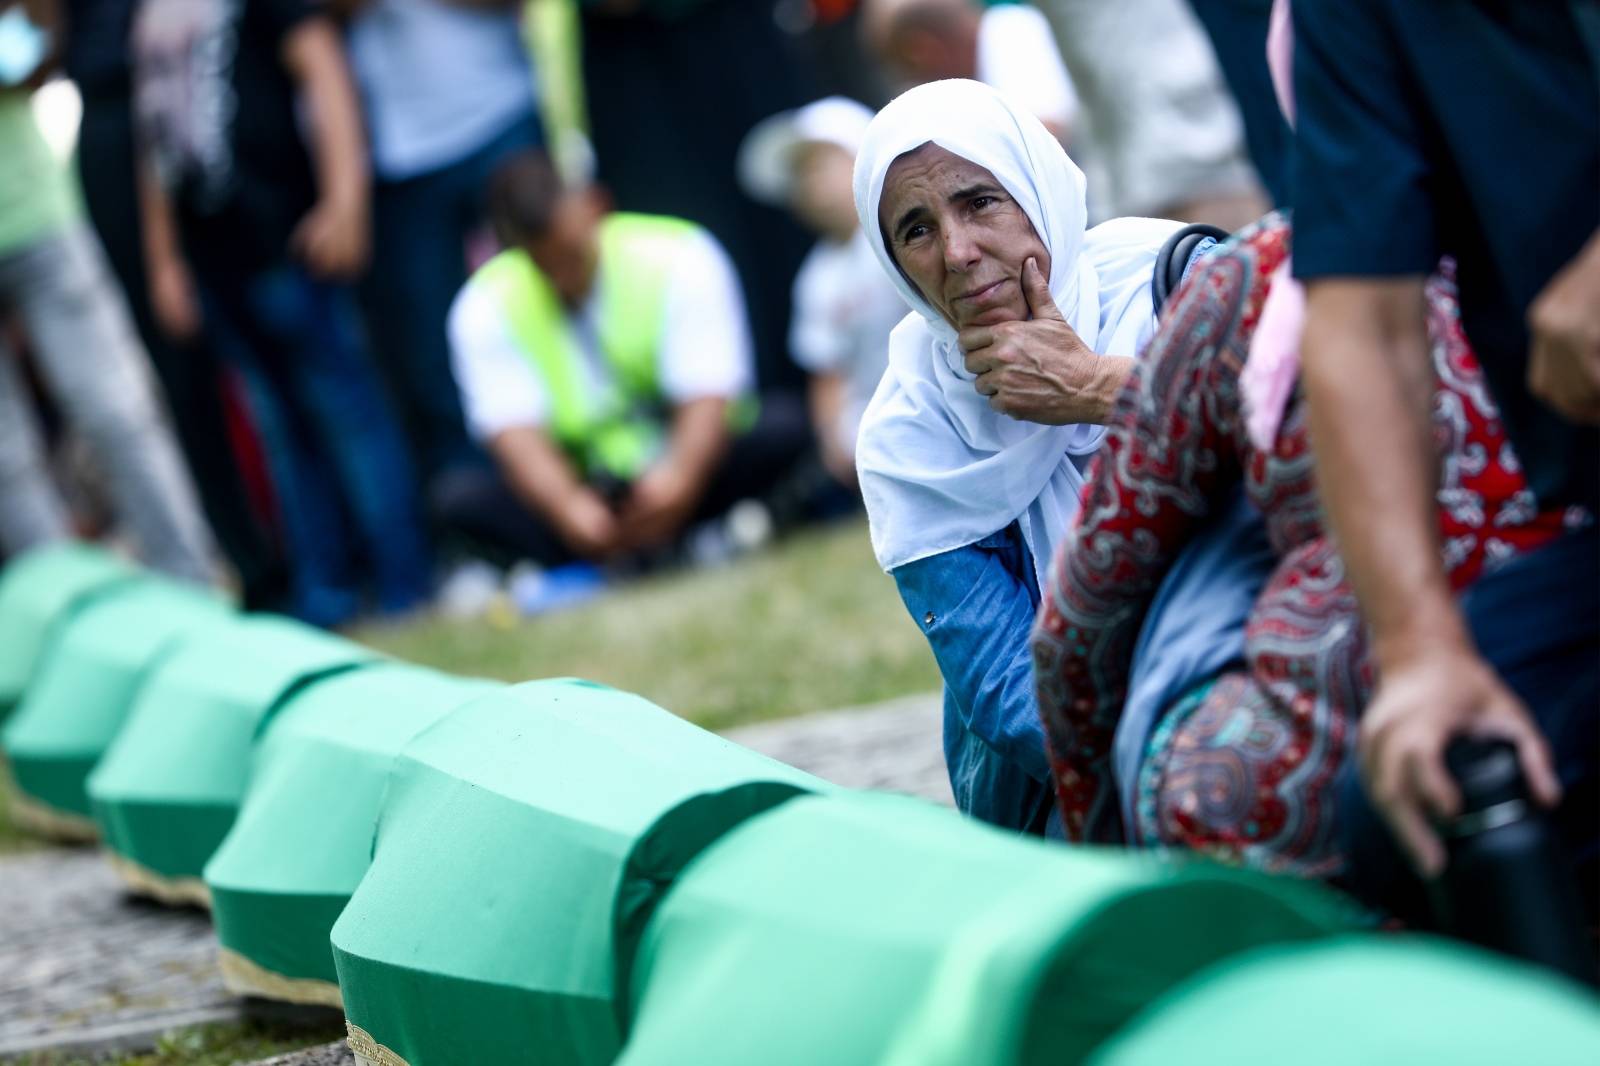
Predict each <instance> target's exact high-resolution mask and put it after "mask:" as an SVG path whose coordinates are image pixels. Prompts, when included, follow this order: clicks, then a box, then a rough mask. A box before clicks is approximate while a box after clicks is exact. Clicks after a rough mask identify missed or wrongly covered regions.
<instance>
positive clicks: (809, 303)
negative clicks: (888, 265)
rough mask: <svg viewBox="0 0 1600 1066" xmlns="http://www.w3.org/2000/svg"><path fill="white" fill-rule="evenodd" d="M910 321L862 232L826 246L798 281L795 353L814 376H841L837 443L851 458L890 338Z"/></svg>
mask: <svg viewBox="0 0 1600 1066" xmlns="http://www.w3.org/2000/svg"><path fill="white" fill-rule="evenodd" d="M909 313H910V308H908V307H906V303H905V301H904V300H902V299H901V298H900V294H899V293H898V292H897V291H895V287H894V283H893V282H891V281H890V280H889V279H888V278H886V277H884V276H883V268H882V267H880V266H878V261H877V259H876V258H875V257H874V255H873V253H872V245H871V244H870V243H869V242H868V241H867V238H866V236H865V234H863V233H862V232H861V231H860V230H859V229H858V230H857V231H856V234H855V236H854V237H852V238H851V239H850V241H849V242H848V243H846V244H835V243H833V242H831V241H820V242H818V244H817V246H816V247H815V248H812V249H811V252H810V254H809V255H807V256H806V258H805V262H803V263H801V264H800V272H799V273H798V274H796V275H795V279H794V317H793V321H792V323H791V324H790V327H789V351H790V353H791V354H792V355H793V356H794V361H795V362H796V363H798V364H800V366H801V367H802V368H803V369H805V370H807V371H809V372H810V373H813V374H820V373H834V374H841V375H843V377H844V379H845V403H844V409H843V410H842V411H840V413H839V424H838V425H837V426H836V427H835V431H836V432H837V433H838V437H837V438H836V440H837V441H838V443H839V444H840V446H841V447H843V448H844V449H845V450H846V451H848V452H850V453H851V454H854V453H855V450H856V433H857V431H858V430H859V429H860V428H861V416H862V414H863V413H865V411H866V409H867V403H868V401H870V400H871V399H872V394H873V392H874V391H875V390H876V389H877V387H878V379H879V378H881V377H883V369H884V367H885V366H887V365H888V361H889V333H890V331H891V330H893V329H894V327H895V326H896V325H898V324H899V322H900V320H901V319H902V318H904V317H906V315H907V314H909Z"/></svg>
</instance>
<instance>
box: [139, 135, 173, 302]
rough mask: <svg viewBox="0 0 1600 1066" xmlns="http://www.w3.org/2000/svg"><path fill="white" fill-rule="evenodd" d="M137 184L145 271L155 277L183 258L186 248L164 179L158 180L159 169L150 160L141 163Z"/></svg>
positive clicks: (143, 160) (142, 160)
mask: <svg viewBox="0 0 1600 1066" xmlns="http://www.w3.org/2000/svg"><path fill="white" fill-rule="evenodd" d="M136 181H137V184H138V187H139V216H140V218H139V221H140V227H139V228H140V230H141V231H142V232H143V234H144V261H145V268H146V269H147V270H148V271H149V272H150V273H152V274H154V273H156V272H157V271H158V270H159V268H161V267H163V266H165V265H167V264H170V263H173V262H176V261H180V260H181V259H182V258H183V255H182V251H181V248H182V245H181V243H180V241H179V237H178V225H177V221H176V220H175V219H174V218H173V217H172V201H171V200H169V199H168V198H167V193H166V190H165V189H163V188H162V187H161V179H160V178H158V177H156V173H155V168H154V166H153V165H152V164H151V163H150V161H149V160H148V159H141V160H140V161H139V164H138V167H137V175H136Z"/></svg>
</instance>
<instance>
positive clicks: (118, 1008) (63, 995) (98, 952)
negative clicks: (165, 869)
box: [0, 848, 238, 1059]
mask: <svg viewBox="0 0 1600 1066" xmlns="http://www.w3.org/2000/svg"><path fill="white" fill-rule="evenodd" d="M216 950H217V949H216V941H215V939H214V938H213V937H212V933H211V922H210V919H209V918H207V916H206V915H205V914H204V913H203V912H201V911H193V910H169V909H167V908H165V907H160V906H156V905H154V904H150V903H144V902H141V901H137V900H134V899H131V898H129V897H128V896H127V895H126V894H125V893H124V892H123V890H122V883H121V882H120V881H119V880H118V879H117V876H116V874H114V873H113V872H112V870H111V867H110V866H109V864H107V863H106V861H105V860H104V859H103V858H102V857H101V856H100V854H99V853H98V852H97V851H95V850H93V849H91V848H73V849H61V848H57V849H51V850H47V851H38V852H30V853H26V854H22V855H17V856H11V857H7V858H4V859H0V1059H3V1058H6V1057H7V1056H11V1055H18V1054H21V1053H23V1052H26V1051H30V1050H36V1049H39V1048H44V1047H72V1048H111V1047H137V1046H141V1045H148V1044H149V1043H150V1042H151V1041H152V1040H153V1038H154V1037H155V1036H157V1035H159V1034H160V1033H161V1032H163V1031H165V1030H166V1029H169V1028H172V1027H175V1026H183V1025H195V1024H199V1023H201V1022H208V1021H218V1020H223V1019H227V1018H232V1017H235V1016H237V1013H238V1008H237V1006H236V1005H235V1003H234V1001H233V999H232V998H231V997H230V996H229V995H228V994H227V992H226V991H224V990H223V987H222V978H221V976H220V975H219V973H218V972H217V965H216Z"/></svg>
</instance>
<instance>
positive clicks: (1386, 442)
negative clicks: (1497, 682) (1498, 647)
mask: <svg viewBox="0 0 1600 1066" xmlns="http://www.w3.org/2000/svg"><path fill="white" fill-rule="evenodd" d="M1424 313H1425V312H1424V305H1423V298H1422V282H1421V279H1417V280H1416V281H1415V283H1414V285H1412V284H1411V283H1408V282H1402V281H1394V282H1346V281H1323V282H1316V283H1313V284H1312V285H1311V286H1310V289H1309V292H1308V305H1307V321H1306V333H1305V342H1304V346H1303V367H1304V387H1305V391H1306V397H1307V400H1308V403H1309V410H1310V419H1311V423H1310V424H1311V434H1312V441H1313V443H1314V445H1315V449H1316V460H1317V469H1316V472H1317V484H1318V489H1319V492H1320V494H1321V497H1322V502H1323V507H1324V509H1325V511H1326V513H1327V516H1328V520H1329V522H1330V524H1331V525H1332V528H1333V532H1334V535H1335V537H1336V539H1337V540H1338V543H1339V548H1340V552H1341V554H1342V556H1343V558H1344V561H1345V566H1346V569H1347V571H1348V572H1349V575H1350V579H1351V581H1352V583H1353V584H1354V586H1355V590H1356V595H1357V597H1358V598H1359V599H1360V601H1361V607H1362V612H1363V613H1364V614H1365V616H1366V619H1367V622H1368V624H1369V625H1370V626H1371V628H1372V633H1373V638H1374V651H1375V652H1376V653H1377V655H1378V660H1379V664H1380V666H1382V665H1384V664H1390V665H1392V664H1394V663H1397V662H1400V661H1403V660H1405V659H1409V658H1411V657H1412V656H1413V655H1414V654H1415V653H1416V652H1417V651H1419V650H1421V649H1422V648H1423V647H1425V646H1427V645H1428V644H1429V643H1433V642H1443V641H1450V642H1460V643H1466V642H1467V639H1468V638H1467V637H1466V634H1465V630H1464V627H1463V625H1462V622H1461V618H1460V615H1459V613H1458V612H1457V610H1456V608H1455V604H1454V601H1453V599H1452V597H1451V594H1450V586H1449V582H1448V580H1447V578H1446V575H1445V570H1444V564H1443V561H1442V558H1441V554H1440V547H1439V536H1438V520H1437V504H1436V501H1435V497H1436V492H1437V483H1438V473H1439V471H1438V467H1439V459H1438V455H1437V454H1436V452H1435V449H1434V446H1433V441H1432V427H1431V407H1432V398H1433V390H1434V385H1433V370H1432V361H1431V359H1430V356H1429V351H1428V339H1427V330H1426V320H1425V317H1424Z"/></svg>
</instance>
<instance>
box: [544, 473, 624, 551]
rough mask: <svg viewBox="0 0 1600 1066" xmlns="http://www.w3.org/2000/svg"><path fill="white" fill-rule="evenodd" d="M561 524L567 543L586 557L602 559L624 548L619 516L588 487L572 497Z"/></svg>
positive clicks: (562, 536) (562, 534)
mask: <svg viewBox="0 0 1600 1066" xmlns="http://www.w3.org/2000/svg"><path fill="white" fill-rule="evenodd" d="M558 525H559V527H560V528H559V532H560V534H561V539H562V540H564V541H566V543H567V547H569V548H571V549H572V551H573V552H574V553H575V554H577V555H579V556H582V557H583V558H585V559H590V560H594V561H603V560H605V559H607V558H610V557H611V556H613V555H615V554H616V553H617V552H618V551H620V550H621V548H622V526H621V524H620V523H619V522H618V521H617V516H616V515H614V514H613V513H612V512H611V508H610V507H608V506H607V505H606V502H605V501H604V500H602V499H601V498H600V497H599V496H598V495H596V494H595V493H593V492H589V491H587V490H586V491H584V492H583V493H581V494H579V495H577V496H575V497H573V498H572V500H570V501H569V502H568V504H567V506H566V509H565V510H564V512H563V513H562V514H561V516H560V521H559V523H558Z"/></svg>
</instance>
